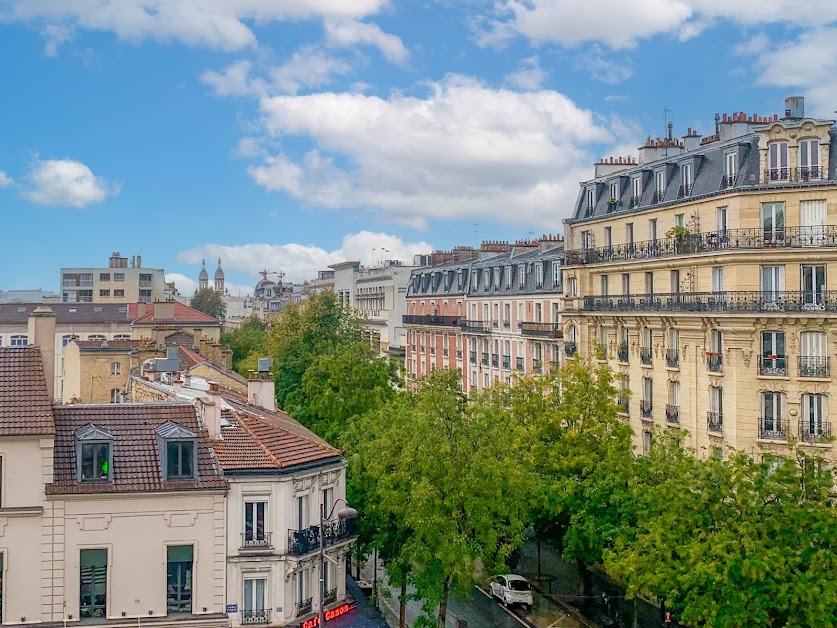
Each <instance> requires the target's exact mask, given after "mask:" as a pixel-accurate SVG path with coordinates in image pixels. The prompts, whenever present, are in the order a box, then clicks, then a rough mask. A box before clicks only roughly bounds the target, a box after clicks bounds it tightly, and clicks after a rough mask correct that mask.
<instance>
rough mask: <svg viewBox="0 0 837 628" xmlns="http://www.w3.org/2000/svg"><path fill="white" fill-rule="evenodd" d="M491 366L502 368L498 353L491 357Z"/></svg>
mask: <svg viewBox="0 0 837 628" xmlns="http://www.w3.org/2000/svg"><path fill="white" fill-rule="evenodd" d="M491 366H493V367H494V368H497V367H499V366H500V356H499V355H497V354H496V353H495V354H494V355H492V356H491Z"/></svg>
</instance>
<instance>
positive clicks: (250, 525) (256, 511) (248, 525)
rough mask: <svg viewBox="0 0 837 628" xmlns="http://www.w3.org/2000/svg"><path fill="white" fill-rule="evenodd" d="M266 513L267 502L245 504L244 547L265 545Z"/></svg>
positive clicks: (248, 502)
mask: <svg viewBox="0 0 837 628" xmlns="http://www.w3.org/2000/svg"><path fill="white" fill-rule="evenodd" d="M266 512H267V502H266V501H264V500H259V501H247V502H244V543H243V544H242V545H243V546H244V547H247V546H249V545H264V544H265V541H266V539H267V536H266V534H265V532H266V529H265V521H266V516H265V515H266Z"/></svg>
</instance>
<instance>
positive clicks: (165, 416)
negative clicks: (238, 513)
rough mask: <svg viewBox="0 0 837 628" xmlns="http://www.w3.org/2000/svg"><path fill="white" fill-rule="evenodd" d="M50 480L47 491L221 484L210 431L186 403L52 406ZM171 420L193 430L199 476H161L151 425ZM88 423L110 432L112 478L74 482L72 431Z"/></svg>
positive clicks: (188, 487) (145, 489)
mask: <svg viewBox="0 0 837 628" xmlns="http://www.w3.org/2000/svg"><path fill="white" fill-rule="evenodd" d="M53 411H54V415H55V462H54V480H55V481H54V482H53V483H52V484H47V485H46V492H47V494H48V495H59V494H99V493H155V492H165V491H183V490H198V489H224V488H226V487H227V481H226V480H225V479H224V478H223V477H222V476H221V474H220V470H219V469H218V468H217V466H216V464H215V461H214V460H213V457H212V447H211V445H210V440H209V436H208V434H207V432H206V430H205V429H204V428H202V427H201V426H200V425H199V423H198V418H197V415H196V414H195V407H194V406H193V405H192V404H190V403H142V404H97V405H65V406H59V405H56V406H54V407H53ZM167 421H171V422H173V423H176V424H177V425H180V426H182V427H185V428H186V429H187V430H190V431H192V432H194V433H195V434H197V447H198V452H197V454H198V465H197V469H198V477H197V479H196V480H188V481H163V475H162V470H161V467H160V457H159V453H158V450H157V440H156V434H155V431H154V430H155V429H156V428H158V427H160V426H161V425H163V424H165V423H166V422H167ZM88 424H93V425H94V426H96V427H99V428H103V429H105V430H107V431H108V432H110V433H111V434H112V435H113V438H114V444H113V481H112V482H90V483H80V482H77V481H76V447H75V431H76V430H77V429H79V428H80V427H84V426H86V425H88Z"/></svg>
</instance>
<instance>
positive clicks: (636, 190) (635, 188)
mask: <svg viewBox="0 0 837 628" xmlns="http://www.w3.org/2000/svg"><path fill="white" fill-rule="evenodd" d="M631 196H633V197H634V199H637V200H638V199H639V197H640V196H642V177H634V178H633V179H631Z"/></svg>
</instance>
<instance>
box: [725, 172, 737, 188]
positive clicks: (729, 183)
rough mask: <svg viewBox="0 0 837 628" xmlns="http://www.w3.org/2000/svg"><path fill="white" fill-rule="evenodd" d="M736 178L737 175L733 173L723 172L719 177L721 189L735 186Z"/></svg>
mask: <svg viewBox="0 0 837 628" xmlns="http://www.w3.org/2000/svg"><path fill="white" fill-rule="evenodd" d="M737 180H738V175H735V174H725V175H724V176H723V177H721V189H722V190H726V189H727V188H731V187H734V186H735V182H736V181H737Z"/></svg>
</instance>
